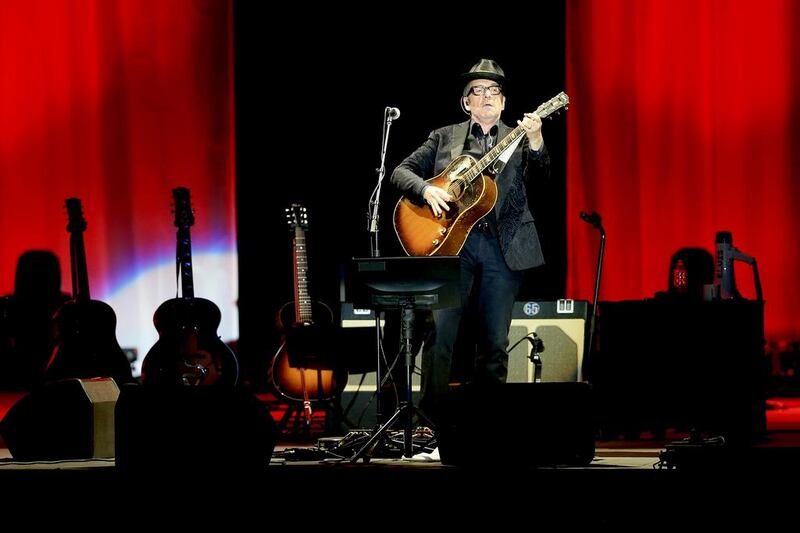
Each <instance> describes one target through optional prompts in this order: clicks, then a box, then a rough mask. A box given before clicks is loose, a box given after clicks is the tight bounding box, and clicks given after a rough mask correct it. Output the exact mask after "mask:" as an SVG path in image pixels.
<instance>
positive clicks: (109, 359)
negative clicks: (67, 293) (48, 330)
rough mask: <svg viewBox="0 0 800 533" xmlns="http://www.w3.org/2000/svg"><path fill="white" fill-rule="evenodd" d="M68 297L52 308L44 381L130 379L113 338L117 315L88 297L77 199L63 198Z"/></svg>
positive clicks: (83, 222)
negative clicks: (52, 343) (51, 335)
mask: <svg viewBox="0 0 800 533" xmlns="http://www.w3.org/2000/svg"><path fill="white" fill-rule="evenodd" d="M66 207H67V215H68V217H69V222H68V224H67V231H68V232H69V233H70V239H69V255H70V267H71V273H72V300H70V301H68V302H65V303H64V304H63V305H62V306H61V307H60V308H59V309H58V311H56V314H55V316H54V317H53V318H54V321H55V336H56V348H55V349H54V350H53V355H52V356H51V357H50V361H49V363H48V364H47V369H46V370H45V380H46V381H54V380H58V379H66V378H94V377H111V378H113V379H114V381H116V382H117V383H118V384H122V383H127V382H130V381H133V378H132V376H131V365H130V362H129V361H128V358H127V357H126V356H125V352H123V351H122V348H120V346H119V342H117V337H116V329H117V315H116V314H115V313H114V310H113V309H112V308H111V306H110V305H108V304H107V303H105V302H101V301H99V300H92V299H91V296H90V294H89V274H88V271H87V268H86V250H85V248H84V244H83V233H84V232H85V231H86V220H85V219H84V218H83V209H82V207H81V201H80V200H79V199H78V198H67V200H66Z"/></svg>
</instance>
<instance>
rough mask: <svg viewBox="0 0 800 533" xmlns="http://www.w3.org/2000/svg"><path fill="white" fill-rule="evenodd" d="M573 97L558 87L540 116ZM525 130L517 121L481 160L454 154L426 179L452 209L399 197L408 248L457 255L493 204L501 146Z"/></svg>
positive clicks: (398, 214)
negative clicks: (493, 168)
mask: <svg viewBox="0 0 800 533" xmlns="http://www.w3.org/2000/svg"><path fill="white" fill-rule="evenodd" d="M568 104H569V97H568V96H567V95H566V94H565V93H563V92H562V93H559V94H558V95H557V96H555V97H553V98H551V99H550V100H548V101H547V102H545V103H543V104H542V105H540V106H539V107H538V108H537V109H536V113H537V114H538V115H539V117H541V118H545V117H547V116H549V115H552V114H553V113H554V112H556V111H558V110H559V109H561V108H562V107H563V108H566V106H567V105H568ZM524 134H525V130H524V129H522V126H517V127H516V128H514V130H513V131H511V133H509V134H508V135H506V136H505V138H503V140H501V141H500V142H498V143H497V145H496V146H495V147H494V148H492V149H491V150H489V151H488V152H487V153H486V154H485V155H484V156H483V157H482V158H481V159H480V161H476V160H475V158H474V157H472V156H469V155H460V156H458V157H456V158H455V159H453V160H452V161H451V162H450V164H448V165H447V168H445V169H444V170H443V171H442V172H441V173H440V174H439V175H438V176H435V177H433V178H431V179H429V180H427V183H429V184H430V185H434V186H436V187H440V188H442V189H444V190H446V191H447V192H448V193H449V194H450V196H451V197H452V198H453V201H452V202H450V210H449V211H444V213H443V214H442V216H441V217H438V218H437V217H436V216H434V214H433V211H431V209H430V207H429V206H428V205H427V204H423V205H417V204H415V203H414V202H412V201H410V200H409V199H408V198H405V197H404V198H401V199H400V200H399V201H398V202H397V205H396V206H395V208H394V230H395V233H397V238H398V239H399V240H400V244H401V245H402V246H403V250H405V252H406V254H408V255H413V256H431V255H458V253H459V252H460V251H461V248H462V247H463V246H464V242H465V241H466V240H467V237H468V236H469V233H470V231H471V230H472V227H473V226H474V225H475V223H477V222H478V221H479V220H480V219H481V218H483V217H484V216H486V214H487V213H488V212H489V211H491V210H492V209H493V208H494V205H495V203H496V202H497V185H496V184H495V182H494V180H493V179H492V178H491V176H489V175H487V174H485V173H484V170H486V169H487V168H489V167H490V165H492V163H494V161H495V160H496V159H498V158H499V157H500V156H501V155H502V154H503V152H505V151H506V150H507V149H509V148H512V147H513V146H515V145H516V143H517V142H518V141H519V140H521V138H522V136H523V135H524Z"/></svg>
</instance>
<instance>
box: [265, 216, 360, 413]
mask: <svg viewBox="0 0 800 533" xmlns="http://www.w3.org/2000/svg"><path fill="white" fill-rule="evenodd" d="M286 218H287V222H288V225H289V229H290V230H291V231H292V235H293V239H292V255H293V257H294V262H293V270H294V301H291V302H287V303H286V304H284V305H283V306H282V307H281V308H280V310H279V311H278V316H277V322H278V328H279V330H280V331H281V332H282V337H283V338H282V342H281V346H280V348H279V349H278V351H277V353H276V354H275V357H274V358H273V360H272V365H271V368H270V381H271V382H272V384H273V386H274V388H275V390H277V391H278V393H280V394H281V396H283V397H284V398H286V399H288V400H293V401H299V402H303V409H304V412H305V420H306V423H310V421H311V415H312V409H311V402H312V401H320V400H331V399H333V398H334V397H336V395H337V394H339V393H340V392H341V391H342V388H343V387H344V384H345V382H346V380H345V379H344V378H345V376H344V372H343V371H341V370H337V369H336V368H335V366H336V365H335V364H334V361H333V350H332V347H331V345H332V344H333V341H334V339H333V331H334V330H333V312H332V311H331V308H330V307H328V306H327V305H325V304H324V303H321V302H316V301H314V300H312V299H311V295H310V293H309V274H308V249H307V244H306V229H307V228H308V213H307V211H306V208H305V207H302V206H300V205H298V204H292V206H291V207H290V208H287V209H286Z"/></svg>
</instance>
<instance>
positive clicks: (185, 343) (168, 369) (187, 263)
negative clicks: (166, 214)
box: [142, 187, 239, 387]
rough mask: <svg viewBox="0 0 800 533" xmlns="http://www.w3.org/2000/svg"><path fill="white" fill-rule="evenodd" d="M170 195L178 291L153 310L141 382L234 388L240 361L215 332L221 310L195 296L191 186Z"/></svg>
mask: <svg viewBox="0 0 800 533" xmlns="http://www.w3.org/2000/svg"><path fill="white" fill-rule="evenodd" d="M172 197H173V200H174V202H175V226H176V227H177V228H178V230H177V233H176V238H177V252H176V262H177V267H176V268H177V270H178V271H179V273H180V289H181V295H180V297H176V298H172V299H170V300H167V301H166V302H164V303H162V304H161V305H160V306H159V307H158V309H156V312H155V315H154V316H153V323H154V324H155V326H156V330H158V335H159V339H158V341H157V342H156V343H155V344H154V345H153V347H152V348H151V349H150V351H149V352H147V355H146V356H145V358H144V362H143V363H142V383H144V384H145V385H167V386H170V385H190V386H195V385H214V386H231V387H232V386H234V385H236V384H237V383H238V381H239V363H238V361H237V360H236V356H235V355H234V353H233V352H232V351H231V349H230V348H229V347H228V345H227V344H225V343H224V342H222V340H221V339H220V337H219V335H217V328H218V327H219V323H220V320H221V319H222V314H221V313H220V310H219V308H218V307H217V306H216V304H214V302H212V301H210V300H206V299H205V298H196V297H195V295H194V277H193V275H192V242H191V235H190V230H189V228H191V227H192V226H193V225H194V212H193V211H192V205H191V199H190V194H189V189H187V188H185V187H178V188H175V189H173V190H172Z"/></svg>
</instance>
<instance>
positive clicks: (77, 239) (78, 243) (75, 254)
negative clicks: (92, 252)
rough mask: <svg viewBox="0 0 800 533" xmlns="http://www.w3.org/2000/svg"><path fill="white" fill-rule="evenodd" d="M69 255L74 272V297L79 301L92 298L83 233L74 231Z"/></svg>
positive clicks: (70, 240)
mask: <svg viewBox="0 0 800 533" xmlns="http://www.w3.org/2000/svg"><path fill="white" fill-rule="evenodd" d="M69 256H70V262H71V272H72V297H73V298H74V299H75V300H78V301H88V300H90V299H91V294H90V293H89V273H88V272H87V269H86V249H85V247H84V245H83V233H82V232H80V231H76V232H73V233H72V234H71V235H70V238H69Z"/></svg>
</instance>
